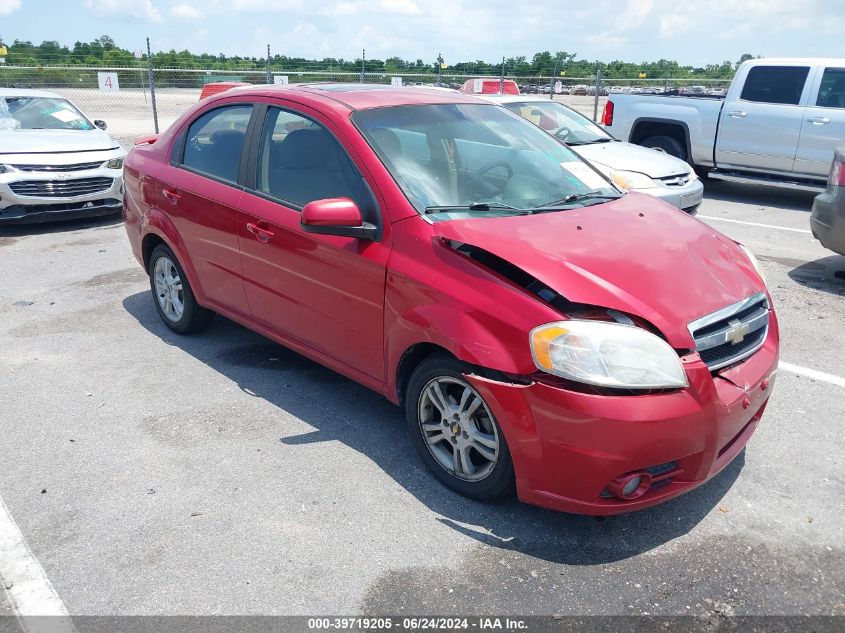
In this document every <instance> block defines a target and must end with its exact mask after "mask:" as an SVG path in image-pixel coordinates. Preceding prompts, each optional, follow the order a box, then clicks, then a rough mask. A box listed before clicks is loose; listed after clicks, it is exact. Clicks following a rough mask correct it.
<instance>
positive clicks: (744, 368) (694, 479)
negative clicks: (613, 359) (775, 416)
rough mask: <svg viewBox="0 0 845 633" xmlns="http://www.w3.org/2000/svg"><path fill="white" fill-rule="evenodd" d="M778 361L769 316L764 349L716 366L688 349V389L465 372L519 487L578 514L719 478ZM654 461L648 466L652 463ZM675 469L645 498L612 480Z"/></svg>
mask: <svg viewBox="0 0 845 633" xmlns="http://www.w3.org/2000/svg"><path fill="white" fill-rule="evenodd" d="M777 359H778V328H777V323H776V321H775V319H774V317H773V319H772V325H771V327H770V329H769V333H768V337H767V339H766V342H765V343H764V345H763V347H762V348H761V349H760V350H759V351H757V352H756V353H755V354H754V355H753V356H751V357H749V358H748V359H746V360H745V361H743V362H742V363H740V364H738V365H735V366H733V367H730V368H726V369H724V370H720V371H718V372H716V373H715V375H713V374H711V372H710V370H709V369H708V368H707V366H706V365H705V364H704V363H703V362H702V361H701V359H700V358H699V357H698V354H696V353H692V354H690V355H689V356H687V357H685V358H684V359H683V360H684V365H685V367H686V371H687V375H688V377H689V379H690V386H689V387H688V388H686V389H683V390H679V391H674V392H666V393H656V394H650V395H637V396H631V395H621V396H617V395H596V394H592V393H583V392H576V391H571V390H568V389H565V388H562V387H560V386H555V385H554V384H552V383H551V382H550V383H549V384H546V383H544V382H537V381H535V382H532V383H530V384H526V385H522V384H512V383H504V382H498V381H494V380H489V379H486V378H483V377H480V376H475V375H470V376H467V378H468V380H469V381H470V382H471V383H472V384H473V386H474V387H475V389H476V390H477V391H478V392H479V393H480V394H481V395H482V396H483V397H484V398H485V400H486V401H487V403H488V405H489V406H490V407H491V409H492V411H493V413H494V415H495V416H496V417H497V419H498V421H499V423H500V426H501V427H502V430H503V432H504V435H505V437H506V439H507V441H508V446H509V448H510V451H511V454H512V456H513V462H514V469H515V471H516V478H517V494H518V496H519V498H520V499H521V500H522V501H524V502H526V503H531V504H534V505H538V506H543V507H546V508H551V509H554V510H560V511H564V512H573V513H577V514H590V515H610V514H621V513H624V512H631V511H634V510H641V509H643V508H647V507H650V506H653V505H656V504H658V503H661V502H663V501H667V500H668V499H671V498H673V497H676V496H678V495H680V494H683V493H685V492H688V491H690V490H692V489H693V488H696V487H697V486H700V485H701V484H703V483H705V482H706V481H708V480H709V479H710V478H712V477H714V476H715V475H716V474H717V473H719V472H720V471H721V470H722V469H724V468H725V467H726V466H727V465H728V464H729V463H730V462H731V461H732V460H733V459H734V458H735V457H736V456H737V455H738V454H739V453H740V452H741V451H742V449H743V448H744V447H745V444H746V443H747V442H748V440H749V438H750V437H751V435H752V434H753V433H754V430H755V429H756V428H757V424H758V423H759V421H760V418H761V416H762V414H763V411H764V409H765V407H766V404H767V402H768V399H769V395H770V394H771V390H772V385H773V382H774V374H775V371H776V368H777ZM649 469H650V470H649ZM672 469H674V474H673V475H672V477H671V478H669V479H665V480H663V481H661V482H660V483H659V484H657V485H655V486H653V487H651V488H649V489H648V490H647V491H646V492H645V493H643V494H642V496H640V497H638V498H636V499H632V500H624V499H620V498H617V497H615V496H613V495H612V494H610V492H609V488H608V486H609V485H610V484H611V482H613V481H614V480H615V479H618V478H621V477H623V476H625V475H628V474H631V473H636V472H641V471H648V472H655V473H660V472H666V471H668V470H672Z"/></svg>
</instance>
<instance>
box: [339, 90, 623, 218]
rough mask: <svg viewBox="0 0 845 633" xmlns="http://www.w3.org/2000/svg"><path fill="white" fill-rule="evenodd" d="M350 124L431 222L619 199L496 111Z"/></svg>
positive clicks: (530, 130) (406, 109)
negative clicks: (573, 198)
mask: <svg viewBox="0 0 845 633" xmlns="http://www.w3.org/2000/svg"><path fill="white" fill-rule="evenodd" d="M352 120H353V122H354V123H355V125H356V126H357V127H358V129H359V130H360V131H361V132H362V134H363V135H364V137H365V138H366V139H367V141H368V142H369V143H370V145H371V146H372V147H373V149H374V150H375V151H376V153H377V154H378V156H379V158H380V159H381V161H382V162H383V163H384V165H385V167H386V168H387V169H388V171H390V173H391V175H392V176H393V178H394V179H395V180H396V183H397V184H398V185H399V186H400V187H401V188H402V191H403V192H404V193H405V195H406V196H407V198H408V200H410V202H411V204H413V205H414V207H415V208H416V209H417V211H419V212H420V213H426V212H428V213H429V214H432V217H433V219H435V220H440V219H450V218H452V217H455V216H456V215H458V216H465V215H466V214H473V215H501V214H513V213H519V212H525V210H528V209H536V208H538V207H543V206H545V205H549V204H552V203H560V201H562V200H564V199H567V203H569V198H568V197H570V196H573V194H575V195H577V194H587V193H591V194H596V195H592V196H590V197H586V196H585V197H583V199H581V200H579V201H578V202H577V203H576V204H577V205H578V206H583V205H586V204H595V203H597V202H600V201H601V196H602V195H606V196H612V197H617V196H618V195H619V192H618V191H617V190H616V189H615V188H614V187H613V186H612V185H611V184H610V183H609V182H607V180H605V179H604V177H602V176H601V175H600V174H599V173H598V172H596V171H595V170H594V169H593V168H592V167H590V166H589V165H588V164H586V163H585V162H583V161H582V160H581V159H580V158H579V157H578V156H577V155H576V154H575V153H574V152H573V151H572V150H570V149H569V148H567V147H566V146H564V145H562V144H561V143H559V142H557V141H555V139H553V138H552V137H550V136H549V135H548V134H546V133H545V132H543V131H542V130H540V129H538V128H537V127H536V126H534V125H531V124H530V123H528V122H527V121H525V120H523V119H522V118H520V117H519V116H516V115H514V114H513V113H511V112H509V111H508V110H506V109H504V108H501V107H499V106H496V105H491V104H448V105H407V106H394V107H386V108H374V109H371V110H361V111H359V112H356V113H354V114H353V115H352ZM579 197H580V196H579Z"/></svg>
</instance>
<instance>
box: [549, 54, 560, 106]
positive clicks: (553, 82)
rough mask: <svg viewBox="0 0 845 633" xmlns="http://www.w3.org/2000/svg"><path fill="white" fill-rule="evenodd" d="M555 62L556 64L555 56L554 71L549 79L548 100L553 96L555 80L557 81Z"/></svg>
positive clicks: (552, 98)
mask: <svg viewBox="0 0 845 633" xmlns="http://www.w3.org/2000/svg"><path fill="white" fill-rule="evenodd" d="M557 64H558V59H557V57H555V72H554V74H553V75H552V78H551V79H549V101H552V100H554V98H555V81H557Z"/></svg>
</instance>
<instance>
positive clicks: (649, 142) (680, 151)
mask: <svg viewBox="0 0 845 633" xmlns="http://www.w3.org/2000/svg"><path fill="white" fill-rule="evenodd" d="M640 145H642V146H643V147H648V148H649V149H653V150H656V151H658V152H663V153H664V154H669V155H671V156H674V157H675V158H680V159H681V160H682V161H686V160H687V148H686V147H684V146H683V145H682V144H681V142H680V141H679V140H678V139H676V138H672V137H671V136H650V137H648V138H647V139H644V140H643V141H642V142H641V143H640Z"/></svg>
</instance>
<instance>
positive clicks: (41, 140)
mask: <svg viewBox="0 0 845 633" xmlns="http://www.w3.org/2000/svg"><path fill="white" fill-rule="evenodd" d="M105 126H106V124H105V123H104V122H103V121H93V122H92V121H90V120H89V119H88V118H87V117H86V116H85V115H84V114H82V113H81V112H80V111H79V110H78V109H77V108H76V107H75V106H74V105H73V104H72V103H70V101H68V100H67V99H65V98H64V97H62V96H60V95H58V94H54V93H52V92H45V91H41V90H18V89H6V88H0V225H1V224H12V223H21V222H41V221H45V220H53V219H68V218H78V217H91V216H98V215H106V214H113V213H117V212H119V211H120V210H121V209H122V207H123V158H124V156H126V150H124V149H123V148H122V147H121V146H120V145H119V144H118V143H117V142H115V141H114V140H112V138H111V137H109V135H108V134H106V133H105V132H104V131H103V128H105Z"/></svg>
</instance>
